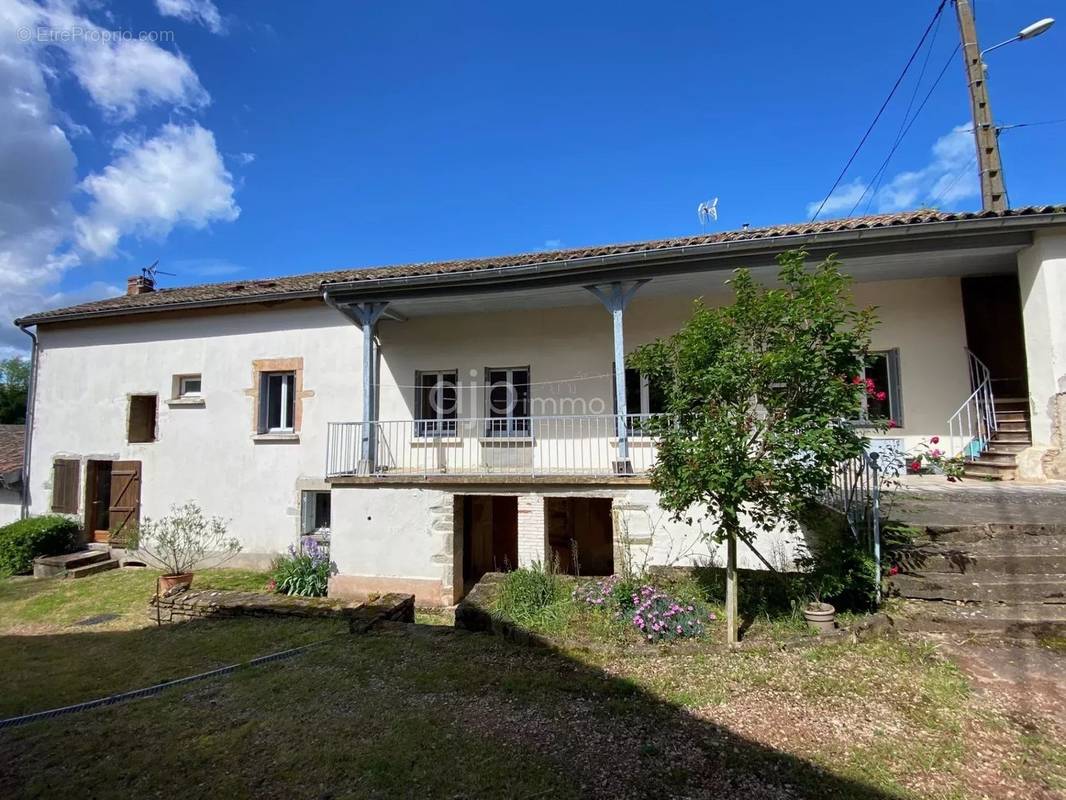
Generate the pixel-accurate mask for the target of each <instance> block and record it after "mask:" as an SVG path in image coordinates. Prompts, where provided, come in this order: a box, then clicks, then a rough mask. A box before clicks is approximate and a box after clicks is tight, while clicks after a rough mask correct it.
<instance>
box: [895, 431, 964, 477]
mask: <svg viewBox="0 0 1066 800" xmlns="http://www.w3.org/2000/svg"><path fill="white" fill-rule="evenodd" d="M939 444H940V437H939V436H932V437H930V438H929V441H927V442H921V443H920V444H919V445H918V446H917V447H916V448H915V449H914V451H912V452H911V453H909V454H908V460H907V472H909V473H911V474H912V475H923V474H927V473H936V474H940V475H946V476H947V479H948V480H949V481H950V482H951V483H954V482H955V481H957V480H959V479H961V478H962V475H963V471H964V469H965V465H964V464H963V460H962V456H953V457H950V456H948V454H947V453H946V452H944V451H943V450H941V449H940V448H939V447H938V446H937V445H939Z"/></svg>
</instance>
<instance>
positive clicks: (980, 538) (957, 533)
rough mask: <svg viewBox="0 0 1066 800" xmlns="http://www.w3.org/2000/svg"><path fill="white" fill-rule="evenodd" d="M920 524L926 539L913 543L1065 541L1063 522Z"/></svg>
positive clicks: (1021, 545)
mask: <svg viewBox="0 0 1066 800" xmlns="http://www.w3.org/2000/svg"><path fill="white" fill-rule="evenodd" d="M921 527H922V530H924V531H925V535H926V537H928V538H927V539H922V540H919V541H916V542H914V545H915V546H920V545H923V544H929V543H933V544H938V545H944V544H955V545H964V546H965V545H970V546H973V545H976V544H977V543H981V544H983V545H985V546H988V547H992V546H994V545H995V543H996V542H1000V541H1003V542H1005V546H1014V547H1018V548H1044V547H1045V546H1046V547H1051V548H1055V547H1061V546H1062V544H1063V542H1064V541H1066V522H1061V523H1059V522H1054V523H1051V522H986V523H974V524H964V525H923V526H921ZM960 549H965V548H962V547H960Z"/></svg>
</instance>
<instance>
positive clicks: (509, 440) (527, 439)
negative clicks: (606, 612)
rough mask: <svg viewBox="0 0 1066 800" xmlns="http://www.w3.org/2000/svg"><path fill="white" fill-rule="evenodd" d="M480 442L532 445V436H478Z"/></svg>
mask: <svg viewBox="0 0 1066 800" xmlns="http://www.w3.org/2000/svg"><path fill="white" fill-rule="evenodd" d="M478 441H479V442H481V443H482V444H520V445H528V446H532V444H533V437H532V436H479V437H478Z"/></svg>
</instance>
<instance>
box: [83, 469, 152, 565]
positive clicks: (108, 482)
mask: <svg viewBox="0 0 1066 800" xmlns="http://www.w3.org/2000/svg"><path fill="white" fill-rule="evenodd" d="M140 517H141V462H140V461H95V460H90V461H89V462H88V463H87V465H86V470H85V534H86V536H87V537H88V539H89V541H90V542H101V543H105V544H106V543H117V544H120V545H121V544H122V543H123V542H124V541H125V540H126V538H127V537H128V536H129V534H130V532H131V531H133V530H135V529H136V527H137V525H138V524H139V523H140Z"/></svg>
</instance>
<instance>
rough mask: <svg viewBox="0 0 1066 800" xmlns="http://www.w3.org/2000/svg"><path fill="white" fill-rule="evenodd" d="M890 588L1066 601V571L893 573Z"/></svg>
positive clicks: (947, 595)
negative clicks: (1016, 574) (1063, 572)
mask: <svg viewBox="0 0 1066 800" xmlns="http://www.w3.org/2000/svg"><path fill="white" fill-rule="evenodd" d="M888 584H889V587H890V590H891V591H892V592H893V593H898V594H899V595H900V596H901V597H908V598H912V599H919V600H954V601H962V602H970V603H1012V604H1018V603H1050V604H1064V605H1066V574H1051V575H1047V574H1030V575H1022V576H1018V577H1012V576H1009V575H968V574H967V575H952V574H946V573H934V574H930V575H927V576H921V575H906V574H903V573H901V574H899V575H893V576H892V577H891V578H889V580H888Z"/></svg>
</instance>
